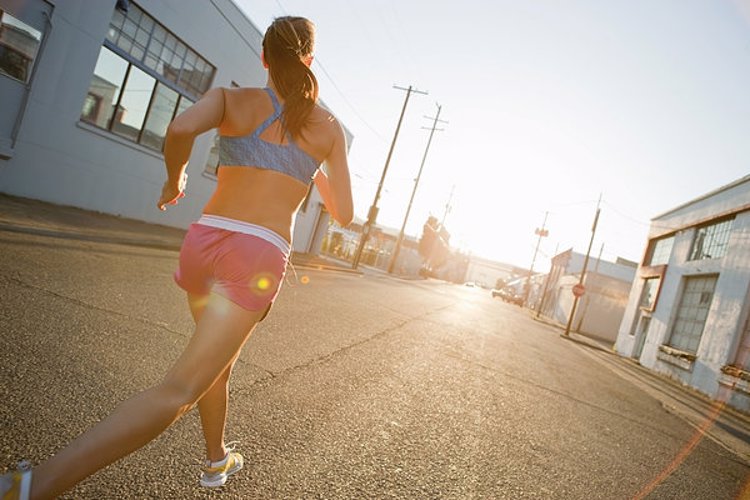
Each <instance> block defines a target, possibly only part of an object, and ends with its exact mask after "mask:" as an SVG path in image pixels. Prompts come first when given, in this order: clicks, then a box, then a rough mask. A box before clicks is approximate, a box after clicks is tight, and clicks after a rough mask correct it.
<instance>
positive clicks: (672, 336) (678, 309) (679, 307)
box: [665, 274, 719, 355]
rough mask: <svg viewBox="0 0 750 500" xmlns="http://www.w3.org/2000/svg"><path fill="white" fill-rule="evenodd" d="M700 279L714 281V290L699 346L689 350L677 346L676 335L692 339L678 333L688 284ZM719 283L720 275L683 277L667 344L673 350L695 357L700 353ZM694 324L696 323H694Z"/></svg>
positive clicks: (699, 336)
mask: <svg viewBox="0 0 750 500" xmlns="http://www.w3.org/2000/svg"><path fill="white" fill-rule="evenodd" d="M699 279H713V280H714V283H713V288H712V290H711V299H710V301H709V303H708V306H707V309H706V317H705V318H703V320H702V325H701V330H700V334H699V335H698V336H697V344H696V346H695V349H689V348H688V347H686V346H684V345H676V344H675V333H678V334H679V335H683V336H685V337H690V335H687V334H683V333H682V332H676V330H677V325H678V321H679V320H680V319H681V318H680V313H681V310H682V307H683V301H684V300H685V293H686V292H687V288H688V284H689V282H690V281H692V280H699ZM718 282H719V274H695V275H686V276H684V277H683V283H682V287H681V292H680V300H679V303H678V304H677V307H676V308H675V312H674V318H673V320H672V325H671V327H670V329H669V337H668V339H667V342H666V344H665V345H666V346H667V347H668V348H671V349H675V350H678V351H681V352H685V353H689V354H690V355H695V354H696V353H697V352H698V349H699V348H700V344H701V340H703V334H704V333H705V331H706V322H707V320H708V315H709V314H710V312H711V305H712V304H713V301H714V297H715V296H716V285H717V284H718ZM700 293H705V292H704V291H701V292H700ZM693 324H695V322H694V321H693Z"/></svg>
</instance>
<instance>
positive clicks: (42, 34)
mask: <svg viewBox="0 0 750 500" xmlns="http://www.w3.org/2000/svg"><path fill="white" fill-rule="evenodd" d="M6 14H7V15H8V16H10V17H12V18H13V19H14V20H15V21H16V22H18V23H21V24H23V25H24V26H25V27H28V28H29V29H30V30H33V31H35V32H37V33H39V39H38V40H37V44H36V47H35V49H34V56H33V57H32V58H31V60H30V63H29V65H28V67H27V68H26V74H25V79H23V80H22V79H20V78H17V77H15V76H13V75H11V74H9V73H7V72H5V71H0V76H4V77H5V78H9V79H11V80H13V81H15V82H18V83H20V84H22V85H25V86H28V85H29V84H30V83H31V80H32V79H33V78H34V73H35V72H36V68H37V63H38V61H39V57H40V55H41V53H42V48H43V47H44V42H45V39H46V36H47V29H46V28H47V26H45V29H41V30H40V29H39V28H37V27H35V26H32V25H31V24H29V23H28V22H26V21H24V20H22V19H21V18H20V17H18V16H16V15H15V14H13V13H12V12H10V11H9V10H8V9H7V8H3V7H1V6H0V26H1V25H2V18H3V15H6ZM8 25H10V26H13V25H12V24H10V23H8ZM30 34H32V35H34V33H31V32H30Z"/></svg>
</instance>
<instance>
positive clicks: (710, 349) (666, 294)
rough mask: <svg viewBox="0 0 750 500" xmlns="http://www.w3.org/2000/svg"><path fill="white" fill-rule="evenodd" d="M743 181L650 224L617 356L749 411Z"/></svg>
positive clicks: (747, 192)
mask: <svg viewBox="0 0 750 500" xmlns="http://www.w3.org/2000/svg"><path fill="white" fill-rule="evenodd" d="M749 310H750V175H749V176H745V177H743V178H741V179H739V180H737V181H735V182H733V183H731V184H729V185H727V186H724V187H722V188H720V189H717V190H715V191H712V192H710V193H708V194H706V195H704V196H701V197H700V198H697V199H695V200H692V201H690V202H688V203H685V204H684V205H681V206H679V207H676V208H674V209H672V210H670V211H668V212H666V213H664V214H661V215H659V216H657V217H655V218H654V219H652V222H651V228H650V230H649V236H648V243H647V245H646V250H645V254H644V257H643V262H642V263H641V265H640V267H639V269H638V278H637V279H636V281H635V282H634V283H633V288H632V290H631V291H630V297H629V301H628V306H627V309H626V311H625V316H624V318H623V321H622V324H621V326H620V330H619V334H618V337H617V343H616V346H615V347H616V350H617V352H618V353H619V354H621V355H623V356H629V357H632V358H635V359H637V360H638V361H639V362H640V363H641V364H642V365H643V366H645V367H647V368H650V369H652V370H655V371H657V372H660V373H663V374H666V375H668V376H670V377H672V378H674V379H676V380H678V381H680V382H682V383H684V384H686V385H689V386H692V387H694V388H695V389H697V390H699V391H701V392H703V393H705V394H707V395H709V396H711V397H714V398H716V399H721V400H724V401H728V402H729V404H731V405H733V406H735V407H737V408H740V409H742V410H746V411H747V410H750V325H749V323H748V312H749Z"/></svg>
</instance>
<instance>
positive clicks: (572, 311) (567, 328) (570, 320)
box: [564, 194, 602, 337]
mask: <svg viewBox="0 0 750 500" xmlns="http://www.w3.org/2000/svg"><path fill="white" fill-rule="evenodd" d="M601 202H602V195H601V194H600V195H599V201H598V202H596V215H594V224H593V225H592V226H591V239H590V240H589V249H588V250H587V251H586V258H585V259H583V269H581V277H580V278H579V280H578V285H577V286H579V287H582V286H583V279H584V278H585V277H586V267H587V266H588V265H589V255H590V254H591V245H592V244H593V243H594V235H595V234H596V225H597V223H598V222H599V214H600V213H601V208H599V205H600V204H601ZM577 306H578V297H576V296H575V295H574V297H573V307H571V309H570V317H569V318H568V324H567V325H566V326H565V334H564V335H565V336H566V337H567V336H569V335H570V326H571V325H572V324H573V316H575V315H576V307H577Z"/></svg>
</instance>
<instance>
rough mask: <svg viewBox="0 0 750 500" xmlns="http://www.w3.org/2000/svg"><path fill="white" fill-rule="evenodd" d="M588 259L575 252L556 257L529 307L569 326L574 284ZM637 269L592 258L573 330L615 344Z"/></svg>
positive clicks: (624, 262) (625, 263)
mask: <svg viewBox="0 0 750 500" xmlns="http://www.w3.org/2000/svg"><path fill="white" fill-rule="evenodd" d="M585 258H586V256H585V255H584V254H580V253H577V252H574V251H573V249H570V250H567V251H565V252H562V253H560V254H558V255H556V256H554V257H553V258H552V266H551V268H550V272H549V274H548V275H547V276H546V278H545V279H544V280H538V281H536V285H535V286H532V290H531V292H530V296H529V305H531V306H533V307H534V308H538V309H539V310H540V312H541V314H542V315H544V316H545V317H548V318H551V319H553V320H555V321H556V322H557V323H560V324H562V325H566V324H567V323H568V319H569V317H570V311H571V309H572V307H573V300H574V297H573V291H572V289H573V285H575V284H577V283H578V282H579V280H580V277H581V271H582V270H583V262H584V260H585ZM637 267H638V264H636V263H635V262H630V261H628V260H625V259H617V262H608V261H605V260H600V259H597V258H594V257H591V258H589V262H588V265H587V267H586V276H585V277H584V281H583V285H584V287H585V289H586V292H585V293H584V295H583V297H581V298H580V299H579V302H578V306H577V308H576V314H575V317H574V318H573V322H572V324H571V329H572V330H573V331H576V332H580V333H582V334H585V335H588V336H591V337H597V338H600V339H602V340H606V341H611V342H612V343H614V342H615V340H616V339H617V334H618V331H619V327H620V322H621V321H622V317H623V314H624V313H625V307H626V305H627V301H628V295H629V293H630V288H631V287H632V284H633V279H634V278H635V272H636V268H637Z"/></svg>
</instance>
